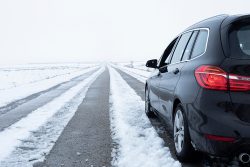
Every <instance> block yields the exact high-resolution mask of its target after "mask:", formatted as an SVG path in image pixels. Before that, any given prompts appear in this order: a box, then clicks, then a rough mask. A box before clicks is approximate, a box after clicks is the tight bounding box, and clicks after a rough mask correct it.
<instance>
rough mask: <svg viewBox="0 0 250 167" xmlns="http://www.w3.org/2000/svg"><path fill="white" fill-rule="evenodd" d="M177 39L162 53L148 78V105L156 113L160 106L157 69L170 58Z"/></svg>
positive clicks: (159, 76) (158, 73) (159, 77)
mask: <svg viewBox="0 0 250 167" xmlns="http://www.w3.org/2000/svg"><path fill="white" fill-rule="evenodd" d="M176 41H177V38H175V39H174V40H173V41H172V42H171V43H170V44H169V45H168V47H167V48H166V50H165V51H164V53H163V55H162V56H161V58H160V60H159V61H158V65H157V66H158V68H157V69H155V71H154V72H153V73H152V75H151V77H150V78H149V83H148V84H149V88H150V90H149V91H150V92H149V97H150V103H151V105H152V107H153V108H154V109H156V110H157V111H159V110H160V105H159V94H160V87H159V85H160V80H161V75H160V71H159V67H161V66H164V65H165V64H164V63H165V60H166V59H167V58H170V53H171V51H172V49H173V48H174V46H175V45H176Z"/></svg>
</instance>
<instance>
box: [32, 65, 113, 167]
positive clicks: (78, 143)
mask: <svg viewBox="0 0 250 167" xmlns="http://www.w3.org/2000/svg"><path fill="white" fill-rule="evenodd" d="M109 83H110V80H109V73H108V70H107V69H106V70H105V72H104V73H103V74H101V75H100V76H99V77H98V78H97V79H96V81H94V83H93V84H92V85H91V86H90V88H89V90H88V92H87V94H86V97H85V98H84V100H83V102H82V104H81V105H80V106H79V108H78V110H77V111H76V113H75V115H74V117H73V118H72V119H71V120H70V122H69V123H68V125H67V126H66V127H65V129H64V130H63V132H62V134H61V135H60V137H59V138H58V140H57V142H56V143H55V145H54V147H53V148H52V150H51V152H50V153H49V154H48V155H47V156H46V158H45V159H46V160H45V161H44V162H43V163H37V164H35V165H34V166H35V167H64V166H65V167H104V166H105V167H109V166H111V165H110V162H111V142H112V139H111V132H110V123H109V122H110V121H109V90H110V84H109Z"/></svg>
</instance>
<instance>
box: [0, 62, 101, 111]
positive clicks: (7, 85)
mask: <svg viewBox="0 0 250 167" xmlns="http://www.w3.org/2000/svg"><path fill="white" fill-rule="evenodd" d="M96 65H97V64H77V63H75V64H27V65H16V66H9V67H8V66H5V67H3V66H2V67H0V81H1V82H0V99H1V101H0V107H2V106H5V105H8V104H9V103H11V102H13V101H15V100H19V99H22V98H25V97H27V96H29V95H32V94H34V93H37V92H40V91H43V90H46V89H48V88H51V87H53V86H55V85H57V84H59V83H62V82H65V81H69V80H70V79H72V78H74V77H77V76H79V75H81V74H83V73H86V72H89V71H91V70H94V69H96Z"/></svg>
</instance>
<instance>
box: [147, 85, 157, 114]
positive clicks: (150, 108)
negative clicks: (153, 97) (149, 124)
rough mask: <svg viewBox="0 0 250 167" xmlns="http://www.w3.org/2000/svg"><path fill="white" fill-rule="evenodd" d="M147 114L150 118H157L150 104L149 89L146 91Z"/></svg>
mask: <svg viewBox="0 0 250 167" xmlns="http://www.w3.org/2000/svg"><path fill="white" fill-rule="evenodd" d="M145 113H146V115H147V116H148V117H149V118H152V117H155V113H154V111H153V108H152V106H151V104H150V99H149V92H148V88H146V89H145Z"/></svg>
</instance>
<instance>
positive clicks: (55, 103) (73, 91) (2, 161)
mask: <svg viewBox="0 0 250 167" xmlns="http://www.w3.org/2000/svg"><path fill="white" fill-rule="evenodd" d="M103 71H104V67H102V68H101V69H100V70H98V71H97V72H95V73H93V74H92V75H91V76H90V77H88V78H87V79H85V80H84V81H82V82H80V83H79V84H77V85H76V86H74V87H72V88H70V89H69V90H67V91H66V92H65V93H63V94H62V95H61V96H59V97H57V98H55V99H54V100H52V101H51V102H49V103H48V104H46V105H44V106H43V107H41V108H38V109H37V110H35V111H33V112H31V113H30V114H29V115H27V116H26V117H25V118H23V119H21V120H20V121H18V122H16V123H15V124H13V125H11V126H10V127H8V128H6V129H4V131H2V132H0V148H1V151H0V166H6V167H7V166H32V164H29V163H27V161H30V160H32V159H34V158H35V160H41V159H42V158H44V155H46V153H48V152H49V150H50V149H51V147H52V146H53V144H52V143H51V141H56V139H57V138H58V136H59V134H60V131H62V130H63V127H64V126H65V125H66V124H67V122H68V121H69V120H70V118H71V117H72V116H73V115H74V112H75V111H76V109H77V107H78V105H79V104H80V103H81V101H82V99H83V98H84V96H85V94H86V92H87V90H88V87H89V86H90V85H91V83H92V82H93V81H94V80H95V79H96V78H97V77H98V76H99V75H100V74H101V73H102V72H103ZM71 101H77V102H74V103H73V104H71V105H69V104H70V103H72V102H71ZM65 108H66V109H65ZM57 112H61V114H64V115H63V116H62V117H63V118H62V119H63V121H60V122H58V119H54V121H55V122H56V123H57V124H55V123H53V116H57V115H55V114H57ZM65 115H66V116H65ZM48 124H53V125H56V126H57V128H55V127H54V126H52V127H51V131H48V132H50V133H51V134H48V133H46V135H45V136H44V135H42V136H39V138H37V139H39V141H41V143H38V142H36V141H33V145H35V147H36V149H33V150H35V151H28V152H26V154H24V153H23V150H22V149H20V150H19V152H18V150H15V149H16V148H17V147H18V146H19V147H20V145H25V143H26V141H27V140H28V141H29V142H31V139H30V138H32V134H33V135H35V134H36V133H37V131H39V130H40V129H42V128H44V127H46V126H48ZM54 133H55V134H54ZM48 136H49V137H50V138H47V137H48ZM41 137H43V139H41ZM33 138H34V137H33ZM34 139H36V138H34ZM43 142H45V143H43ZM31 143H32V142H31ZM39 144H40V145H39ZM44 144H46V146H45V147H44ZM39 147H40V149H39ZM41 148H44V149H41ZM29 150H32V149H29ZM34 152H35V154H34ZM13 154H14V155H13ZM32 157H33V158H32ZM26 158H28V159H26Z"/></svg>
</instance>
